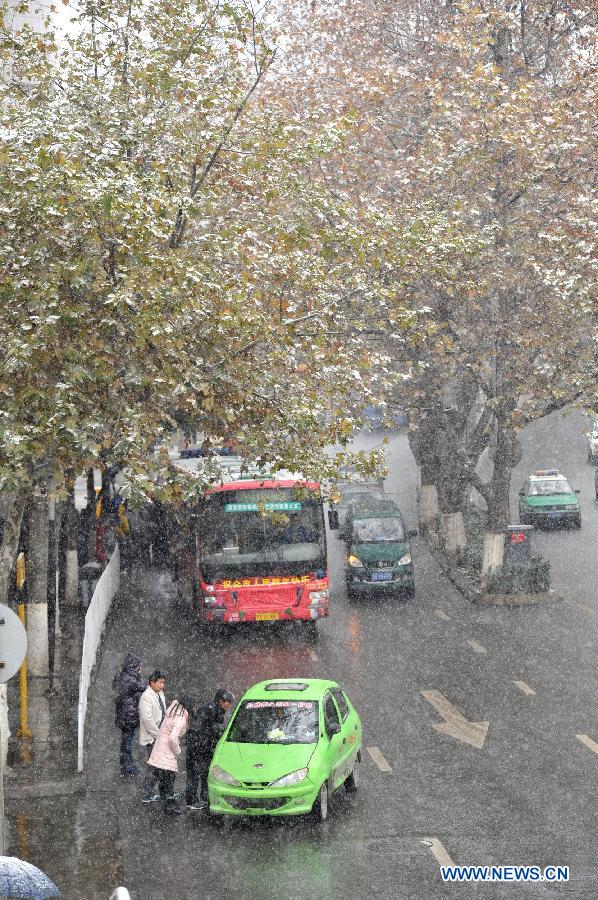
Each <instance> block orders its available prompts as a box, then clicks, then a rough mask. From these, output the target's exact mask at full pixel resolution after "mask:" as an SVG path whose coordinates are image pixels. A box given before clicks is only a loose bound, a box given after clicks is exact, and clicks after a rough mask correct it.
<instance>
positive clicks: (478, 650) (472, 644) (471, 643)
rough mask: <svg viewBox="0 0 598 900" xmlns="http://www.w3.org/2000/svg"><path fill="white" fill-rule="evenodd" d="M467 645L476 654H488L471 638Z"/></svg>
mask: <svg viewBox="0 0 598 900" xmlns="http://www.w3.org/2000/svg"><path fill="white" fill-rule="evenodd" d="M467 643H468V644H469V646H470V647H471V649H472V650H474V651H475V652H476V653H488V651H487V650H486V648H485V647H482V645H481V644H480V643H478V641H475V640H474V639H473V638H471V640H468V641H467Z"/></svg>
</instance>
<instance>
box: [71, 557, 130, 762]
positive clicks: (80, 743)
mask: <svg viewBox="0 0 598 900" xmlns="http://www.w3.org/2000/svg"><path fill="white" fill-rule="evenodd" d="M119 584H120V553H119V549H118V544H117V545H116V547H115V548H114V553H113V554H112V556H111V558H110V562H109V563H108V565H107V566H106V568H105V569H104V571H103V572H102V575H101V577H100V580H99V581H98V583H97V585H96V589H95V591H94V592H93V597H92V598H91V601H90V604H89V607H88V609H87V613H86V614H85V635H84V637H83V653H82V654H81V674H80V676H79V710H78V718H77V732H78V734H77V769H78V771H79V772H82V771H83V750H84V743H85V719H86V717H87V695H88V693H89V686H90V684H91V674H92V672H93V667H94V665H95V661H96V655H97V652H98V647H99V646H100V641H101V639H102V632H103V631H104V624H105V622H106V616H107V615H108V612H109V610H110V606H111V604H112V600H113V598H114V595H115V594H116V592H117V591H118V587H119Z"/></svg>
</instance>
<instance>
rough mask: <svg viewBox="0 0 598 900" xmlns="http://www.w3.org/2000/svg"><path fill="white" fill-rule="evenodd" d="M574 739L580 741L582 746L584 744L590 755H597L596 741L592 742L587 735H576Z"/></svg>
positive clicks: (597, 746)
mask: <svg viewBox="0 0 598 900" xmlns="http://www.w3.org/2000/svg"><path fill="white" fill-rule="evenodd" d="M575 737H576V738H577V740H578V741H581V742H582V744H585V745H586V747H588V748H589V749H590V750H591V751H592V753H596V755H598V744H597V743H596V741H593V740H592V738H591V737H588V736H587V734H576V735H575Z"/></svg>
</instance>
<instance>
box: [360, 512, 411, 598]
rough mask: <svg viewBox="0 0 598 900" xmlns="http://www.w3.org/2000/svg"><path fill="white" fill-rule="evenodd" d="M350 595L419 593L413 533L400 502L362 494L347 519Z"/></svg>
mask: <svg viewBox="0 0 598 900" xmlns="http://www.w3.org/2000/svg"><path fill="white" fill-rule="evenodd" d="M344 530H345V541H346V543H347V558H346V567H345V575H346V580H347V594H348V595H349V596H351V595H357V594H374V593H379V594H388V593H398V592H402V593H405V594H408V595H413V594H414V593H415V583H414V576H413V561H412V558H411V544H410V541H409V538H410V537H412V536H414V535H415V534H416V532H409V531H408V530H407V528H406V527H405V522H404V520H403V516H402V514H401V511H400V509H399V507H398V506H396V504H395V503H394V502H393V501H392V500H389V499H386V498H384V497H369V498H368V497H366V496H362V497H359V498H357V499H355V500H354V501H353V502H352V503H350V504H349V507H348V509H347V516H346V520H345V528H344Z"/></svg>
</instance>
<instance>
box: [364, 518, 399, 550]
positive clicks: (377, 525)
mask: <svg viewBox="0 0 598 900" xmlns="http://www.w3.org/2000/svg"><path fill="white" fill-rule="evenodd" d="M353 540H354V542H355V543H356V544H370V543H378V542H380V541H404V540H405V529H404V528H403V523H402V521H401V519H399V518H397V517H393V518H382V517H381V518H379V519H356V520H355V530H354V535H353Z"/></svg>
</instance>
